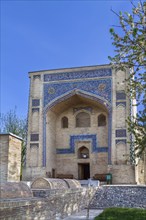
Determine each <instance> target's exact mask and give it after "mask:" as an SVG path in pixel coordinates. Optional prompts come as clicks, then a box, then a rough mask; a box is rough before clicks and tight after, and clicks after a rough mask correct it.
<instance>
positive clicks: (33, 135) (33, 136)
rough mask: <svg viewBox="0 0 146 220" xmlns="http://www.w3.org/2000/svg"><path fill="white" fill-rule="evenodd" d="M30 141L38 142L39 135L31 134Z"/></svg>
mask: <svg viewBox="0 0 146 220" xmlns="http://www.w3.org/2000/svg"><path fill="white" fill-rule="evenodd" d="M30 141H39V134H31V135H30Z"/></svg>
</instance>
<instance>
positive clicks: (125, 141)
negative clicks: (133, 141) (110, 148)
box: [116, 139, 127, 144]
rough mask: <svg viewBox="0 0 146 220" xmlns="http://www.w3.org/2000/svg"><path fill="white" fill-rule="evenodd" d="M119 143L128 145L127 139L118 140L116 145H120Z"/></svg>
mask: <svg viewBox="0 0 146 220" xmlns="http://www.w3.org/2000/svg"><path fill="white" fill-rule="evenodd" d="M119 143H124V144H126V143H127V140H126V139H118V140H116V144H119Z"/></svg>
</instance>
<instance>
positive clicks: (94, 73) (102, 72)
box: [44, 68, 112, 82]
mask: <svg viewBox="0 0 146 220" xmlns="http://www.w3.org/2000/svg"><path fill="white" fill-rule="evenodd" d="M105 76H112V70H111V69H110V68H104V69H95V70H84V71H76V72H65V73H56V74H45V75H44V81H45V82H50V81H58V80H59V81H61V80H71V79H85V78H86V79H87V78H95V77H105Z"/></svg>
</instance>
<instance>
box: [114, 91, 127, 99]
mask: <svg viewBox="0 0 146 220" xmlns="http://www.w3.org/2000/svg"><path fill="white" fill-rule="evenodd" d="M116 99H117V100H125V99H126V93H125V92H123V91H119V92H116Z"/></svg>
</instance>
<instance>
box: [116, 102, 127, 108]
mask: <svg viewBox="0 0 146 220" xmlns="http://www.w3.org/2000/svg"><path fill="white" fill-rule="evenodd" d="M118 105H123V106H124V107H126V102H116V106H118Z"/></svg>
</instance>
